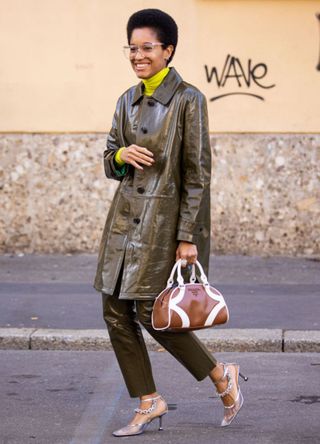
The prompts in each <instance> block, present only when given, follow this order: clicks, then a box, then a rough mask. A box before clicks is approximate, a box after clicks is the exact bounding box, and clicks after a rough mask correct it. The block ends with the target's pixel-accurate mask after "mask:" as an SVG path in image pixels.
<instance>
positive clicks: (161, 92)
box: [132, 68, 182, 105]
mask: <svg viewBox="0 0 320 444" xmlns="http://www.w3.org/2000/svg"><path fill="white" fill-rule="evenodd" d="M181 82H182V78H181V77H180V75H179V74H178V73H177V71H176V70H175V68H170V72H169V73H168V75H167V76H166V77H165V79H164V80H163V82H162V83H161V85H160V86H158V88H157V89H156V90H155V92H154V93H153V95H152V98H153V99H155V100H157V101H158V102H160V103H162V105H167V104H168V103H169V102H170V100H171V98H172V96H173V94H174V93H175V91H176V89H177V88H178V86H179V84H180V83H181ZM143 90H144V85H143V83H142V82H140V83H139V84H138V85H137V86H136V88H135V91H134V96H133V101H132V105H135V104H136V103H137V102H138V101H139V100H140V99H141V98H142V97H143ZM150 97H151V96H150Z"/></svg>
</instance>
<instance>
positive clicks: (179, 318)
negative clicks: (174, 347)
mask: <svg viewBox="0 0 320 444" xmlns="http://www.w3.org/2000/svg"><path fill="white" fill-rule="evenodd" d="M196 265H197V267H198V269H199V270H200V278H199V280H200V281H201V282H200V283H196V272H195V264H193V265H192V272H191V277H190V283H188V284H185V283H184V280H183V277H182V275H181V259H179V260H178V261H177V262H176V263H175V265H174V266H173V268H172V271H171V274H170V277H169V279H168V281H167V287H166V288H165V289H164V290H163V291H162V292H161V293H160V294H159V295H158V296H157V298H156V299H155V302H154V305H153V311H152V316H151V321H152V326H153V328H154V329H155V330H169V331H188V330H199V329H201V328H209V327H213V326H215V325H218V324H225V323H226V322H228V320H229V310H228V307H227V305H226V302H225V300H224V297H223V296H222V294H221V293H220V291H218V290H217V289H216V288H214V287H212V286H211V285H210V284H209V282H208V279H207V276H206V275H205V273H204V271H203V268H202V266H201V264H200V262H198V261H197V262H196ZM176 270H177V281H178V286H177V285H175V284H174V274H175V271H176Z"/></svg>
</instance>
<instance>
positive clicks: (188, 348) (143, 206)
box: [94, 9, 243, 436]
mask: <svg viewBox="0 0 320 444" xmlns="http://www.w3.org/2000/svg"><path fill="white" fill-rule="evenodd" d="M127 37H128V44H129V46H127V47H125V51H126V52H127V55H128V58H129V60H130V63H131V66H132V68H133V70H134V72H135V74H136V75H137V77H138V78H139V79H141V83H139V84H138V85H137V86H134V87H132V88H130V89H128V90H127V91H126V92H125V93H124V94H122V96H121V97H120V98H119V100H118V103H117V106H116V111H115V114H114V118H113V123H112V128H111V130H110V133H109V136H108V139H107V147H106V150H105V152H104V166H105V173H106V176H107V177H108V178H113V179H116V180H118V181H120V186H119V187H118V189H117V191H116V194H115V196H114V199H113V202H112V205H111V208H110V210H109V214H108V217H107V221H106V225H105V228H104V232H103V235H102V240H101V245H100V251H99V259H98V267H97V274H96V278H95V285H94V286H95V288H96V290H98V291H99V292H101V293H102V298H103V315H104V320H105V322H106V324H107V328H108V331H109V335H110V340H111V342H112V345H113V348H114V351H115V353H116V357H117V359H118V362H119V365H120V368H121V371H122V374H123V377H124V380H125V383H126V385H127V388H128V391H129V394H130V396H131V397H139V398H140V406H139V408H137V409H135V415H134V417H133V419H132V421H131V422H130V423H129V424H128V425H127V426H125V427H123V428H121V429H120V430H117V431H115V432H114V433H113V435H114V436H129V435H137V434H140V433H143V431H144V430H145V428H146V426H147V425H148V424H149V423H150V422H151V421H152V420H153V419H155V418H159V422H160V428H161V423H162V421H161V420H162V416H163V415H164V414H165V413H167V411H168V407H167V404H166V401H165V400H164V399H163V397H162V396H160V395H159V394H158V392H157V391H156V387H155V383H154V380H153V376H152V369H151V365H150V361H149V356H148V353H147V350H146V346H145V343H144V340H143V336H142V333H141V329H140V326H139V322H140V323H141V324H142V325H143V326H144V327H145V328H146V330H147V331H148V332H149V333H150V334H151V335H152V336H153V337H154V338H155V339H156V340H157V341H158V342H159V343H160V344H161V345H162V346H163V347H164V348H165V349H166V350H168V351H169V352H170V353H171V354H172V355H173V356H174V357H175V358H176V359H177V360H178V361H179V362H181V364H183V365H184V366H185V367H186V368H187V369H188V370H189V371H190V372H191V374H192V375H193V376H194V377H195V378H196V379H197V380H198V381H200V380H202V379H204V378H205V377H207V376H209V377H210V378H211V379H212V381H213V383H214V384H215V385H216V388H217V392H218V394H219V396H220V397H221V399H222V401H223V404H224V417H223V420H222V423H221V425H222V426H226V425H229V424H230V423H231V421H232V420H233V419H234V418H235V416H236V415H237V413H238V412H239V410H240V408H241V406H242V403H243V397H242V394H241V392H240V388H239V384H238V379H239V366H238V365H237V364H231V363H228V364H226V363H218V362H217V361H216V359H215V358H214V357H213V356H212V355H211V354H210V353H209V352H208V350H207V349H206V348H205V347H204V345H203V344H202V343H201V342H200V341H199V340H198V338H197V337H196V336H195V335H194V334H193V333H192V332H183V333H170V332H161V331H155V330H153V328H152V326H151V312H152V306H153V302H154V299H155V297H156V296H157V294H159V293H160V291H161V290H163V288H164V287H165V286H166V281H167V279H168V277H169V274H170V271H171V269H172V266H173V265H174V263H175V260H178V259H184V260H185V261H184V262H185V265H186V264H193V263H195V262H196V260H197V259H198V260H199V261H200V263H201V264H202V266H203V268H204V270H205V272H206V273H207V272H208V261H209V252H210V175H211V152H210V141H209V130H208V117H207V108H206V100H205V97H204V96H203V94H202V93H201V92H200V91H199V90H198V89H196V88H195V87H193V86H192V85H189V84H188V83H186V82H184V81H183V80H182V78H181V77H180V76H179V74H178V73H177V71H176V70H175V69H174V68H168V64H169V63H170V62H171V60H172V58H173V56H174V52H175V49H176V46H177V40H178V30H177V25H176V23H175V21H174V20H173V19H172V18H171V17H170V16H169V15H168V14H166V13H164V12H162V11H160V10H158V9H144V10H141V11H138V12H136V13H135V14H133V15H132V16H131V17H130V19H129V21H128V25H127ZM188 273H189V270H188V269H186V268H185V269H184V277H185V279H187V280H189V279H188Z"/></svg>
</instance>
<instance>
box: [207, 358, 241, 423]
mask: <svg viewBox="0 0 320 444" xmlns="http://www.w3.org/2000/svg"><path fill="white" fill-rule="evenodd" d="M222 365H223V376H222V378H221V379H220V380H219V381H216V382H215V385H217V384H219V382H222V381H224V380H225V378H227V381H228V385H227V388H226V389H225V390H224V391H223V392H221V393H219V392H218V391H217V394H218V396H219V397H220V398H224V397H225V396H227V395H229V394H230V392H231V390H232V388H233V386H234V385H236V387H237V389H238V391H237V395H236V398H235V400H234V403H233V404H232V405H230V406H226V405H224V416H223V419H222V422H221V427H226V426H228V425H230V424H231V422H232V421H233V420H234V418H235V417H236V416H237V414H238V413H239V411H240V409H241V407H242V405H243V395H242V393H241V390H240V387H239V376H240V377H241V378H242V379H243V380H244V381H248V378H247V376H244V375H243V374H242V373H240V366H239V365H238V364H235V363H222ZM232 369H233V370H234V371H233V372H232V371H231V370H232ZM231 373H232V374H233V377H232V375H231Z"/></svg>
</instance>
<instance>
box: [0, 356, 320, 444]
mask: <svg viewBox="0 0 320 444" xmlns="http://www.w3.org/2000/svg"><path fill="white" fill-rule="evenodd" d="M150 355H151V359H152V363H153V368H154V375H155V380H156V382H157V388H158V391H159V392H160V393H161V394H162V395H163V396H164V397H165V398H166V400H167V402H168V403H169V408H170V410H169V413H168V414H167V415H166V416H165V417H164V424H163V425H164V431H162V432H159V431H157V427H156V423H155V422H154V423H152V424H151V425H150V427H149V428H148V429H147V431H146V432H145V433H144V434H143V435H141V436H140V437H134V438H125V439H124V438H123V439H124V442H126V443H129V444H131V443H137V442H139V443H147V444H150V443H155V444H158V443H165V444H171V443H172V444H182V443H183V444H194V443H197V444H209V443H215V444H233V443H234V444H270V443H272V444H278V443H279V444H280V443H281V444H293V443H297V444H307V443H308V444H313V443H319V433H320V423H319V418H320V377H319V376H320V355H319V354H316V353H304V354H294V353H289V354H286V353H281V354H280V353H217V354H216V355H215V356H216V357H217V358H218V359H219V360H220V361H221V360H223V361H227V362H239V363H240V365H241V371H242V372H243V373H244V374H246V375H247V376H248V377H249V381H248V382H246V383H245V382H242V383H241V388H242V392H243V395H244V398H245V403H244V406H243V408H242V410H241V412H240V413H239V415H238V417H237V418H236V420H235V421H234V422H233V423H232V424H231V425H230V426H229V427H226V428H221V427H220V426H219V424H220V421H221V418H222V414H223V409H222V404H221V401H220V400H219V399H218V398H217V397H216V395H215V391H214V388H213V385H212V383H211V382H210V380H209V378H206V379H205V380H204V381H202V382H197V381H195V380H194V379H193V377H192V376H191V375H190V374H189V373H188V372H187V371H186V370H185V369H184V368H183V367H182V366H181V365H180V364H179V363H177V362H176V361H175V360H174V359H173V358H172V357H171V356H170V355H169V354H168V353H157V352H152V353H150ZM0 362H1V366H0V394H1V395H0V396H1V403H0V442H1V444H31V443H32V444H109V443H110V444H111V443H113V442H118V441H117V438H114V437H112V435H111V433H112V431H113V430H115V429H117V428H119V427H121V426H123V425H124V424H126V423H127V422H128V421H129V419H130V417H131V415H132V412H133V409H134V408H135V407H136V406H137V401H136V400H135V399H130V398H129V396H128V394H127V391H126V389H125V387H124V384H123V381H122V376H121V374H120V371H119V369H118V366H117V363H116V361H115V358H114V354H113V352H54V351H49V352H48V351H47V352H46V351H0Z"/></svg>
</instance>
